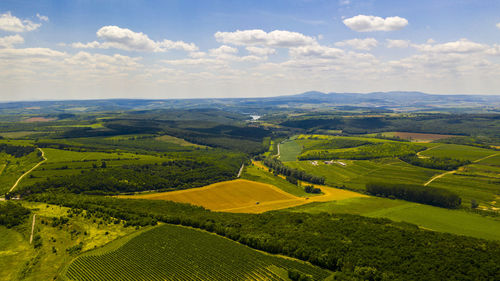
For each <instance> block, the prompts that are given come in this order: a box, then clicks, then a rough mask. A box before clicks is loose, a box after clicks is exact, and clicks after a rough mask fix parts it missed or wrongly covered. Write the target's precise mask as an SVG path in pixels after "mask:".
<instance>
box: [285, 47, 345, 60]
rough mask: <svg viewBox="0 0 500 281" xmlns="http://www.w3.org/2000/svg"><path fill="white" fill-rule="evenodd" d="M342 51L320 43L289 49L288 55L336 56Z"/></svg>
mask: <svg viewBox="0 0 500 281" xmlns="http://www.w3.org/2000/svg"><path fill="white" fill-rule="evenodd" d="M343 54H344V51H342V50H341V49H337V48H330V47H326V46H320V45H311V46H302V47H295V48H291V49H290V56H292V57H294V58H328V59H332V58H338V57H340V56H341V55H343Z"/></svg>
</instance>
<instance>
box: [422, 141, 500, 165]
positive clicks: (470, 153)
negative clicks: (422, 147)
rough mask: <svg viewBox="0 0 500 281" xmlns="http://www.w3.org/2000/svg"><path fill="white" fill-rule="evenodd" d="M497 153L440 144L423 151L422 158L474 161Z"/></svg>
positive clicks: (464, 146)
mask: <svg viewBox="0 0 500 281" xmlns="http://www.w3.org/2000/svg"><path fill="white" fill-rule="evenodd" d="M496 153H498V151H494V150H491V149H484V148H480V147H473V146H466V145H458V144H440V145H438V146H436V147H434V148H432V149H429V150H427V151H423V152H421V153H420V154H421V155H423V156H429V157H430V156H434V157H450V158H456V159H463V160H470V161H476V160H479V159H481V158H483V157H487V156H489V155H492V154H496Z"/></svg>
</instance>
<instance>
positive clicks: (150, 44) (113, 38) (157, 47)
mask: <svg viewBox="0 0 500 281" xmlns="http://www.w3.org/2000/svg"><path fill="white" fill-rule="evenodd" d="M96 34H97V37H98V38H99V39H101V40H103V41H104V42H103V43H101V42H98V41H93V42H89V43H81V42H76V43H72V44H71V46H72V47H73V48H82V49H94V48H100V49H109V48H115V49H121V50H127V51H138V52H166V51H168V50H184V51H187V52H194V51H197V50H198V47H197V46H196V45H195V44H194V43H186V42H183V41H171V40H167V39H165V40H163V41H153V40H151V39H150V38H149V37H148V36H147V35H146V34H144V33H142V32H134V31H132V30H130V29H127V28H121V27H118V26H111V25H110V26H104V27H102V28H100V29H99V30H98V31H97V33H96Z"/></svg>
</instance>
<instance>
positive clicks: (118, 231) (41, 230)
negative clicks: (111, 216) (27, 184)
mask: <svg viewBox="0 0 500 281" xmlns="http://www.w3.org/2000/svg"><path fill="white" fill-rule="evenodd" d="M22 204H23V206H25V207H27V208H29V209H31V211H32V213H34V214H36V223H35V228H34V230H35V231H34V234H35V235H39V236H40V241H41V243H40V246H39V247H38V248H34V247H33V244H31V245H30V244H29V237H30V232H31V223H32V218H33V216H32V215H31V216H30V217H29V219H28V220H27V221H26V222H25V223H24V224H23V225H20V226H16V227H14V228H12V229H6V228H4V227H3V226H0V270H2V275H0V280H32V281H38V280H52V279H54V278H55V277H56V276H59V274H60V272H61V271H62V270H63V269H64V267H65V266H66V265H67V264H68V263H69V262H70V261H71V260H72V259H73V258H74V257H75V256H76V255H77V254H79V253H80V250H75V251H74V253H71V252H69V249H71V248H72V247H75V246H79V245H80V243H81V250H82V251H86V250H90V249H94V248H95V247H100V246H102V245H105V244H107V243H109V242H110V241H113V240H115V239H116V238H118V237H121V236H124V235H127V234H128V233H131V232H132V231H134V229H133V228H130V227H129V228H126V227H124V224H123V223H122V222H120V221H118V222H117V223H115V221H110V220H105V219H102V218H96V217H93V218H91V216H90V214H89V216H87V214H86V212H83V213H81V214H80V215H70V212H68V211H70V209H69V208H65V207H59V206H55V205H49V204H42V203H35V202H25V201H22ZM61 217H63V218H67V219H68V221H67V222H66V223H63V224H57V225H53V224H52V222H53V219H54V218H61ZM5 274H6V275H5ZM5 276H8V277H9V278H7V277H5ZM13 276H15V277H13ZM3 278H5V279H3Z"/></svg>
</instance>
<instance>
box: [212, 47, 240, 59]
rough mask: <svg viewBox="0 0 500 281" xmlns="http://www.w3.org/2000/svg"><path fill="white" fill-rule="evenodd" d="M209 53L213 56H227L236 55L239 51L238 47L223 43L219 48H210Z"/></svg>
mask: <svg viewBox="0 0 500 281" xmlns="http://www.w3.org/2000/svg"><path fill="white" fill-rule="evenodd" d="M208 53H209V54H210V55H211V56H213V57H220V56H227V55H234V54H237V53H238V49H236V48H233V47H230V46H227V45H222V46H220V47H219V48H217V49H210V50H209V51H208Z"/></svg>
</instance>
